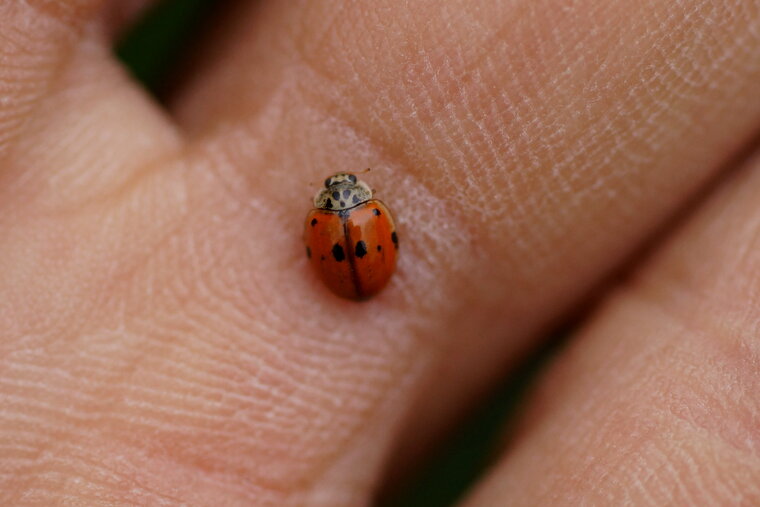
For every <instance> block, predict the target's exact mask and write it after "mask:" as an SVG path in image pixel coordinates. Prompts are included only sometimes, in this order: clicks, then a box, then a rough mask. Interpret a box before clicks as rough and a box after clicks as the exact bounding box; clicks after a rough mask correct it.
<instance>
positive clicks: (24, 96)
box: [0, 0, 135, 161]
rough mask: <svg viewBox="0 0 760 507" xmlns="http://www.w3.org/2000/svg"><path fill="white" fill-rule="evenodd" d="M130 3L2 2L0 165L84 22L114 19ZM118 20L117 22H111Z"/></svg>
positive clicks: (80, 0) (124, 0)
mask: <svg viewBox="0 0 760 507" xmlns="http://www.w3.org/2000/svg"><path fill="white" fill-rule="evenodd" d="M134 3H135V2H133V1H131V0H130V1H128V0H122V1H112V2H106V1H104V0H77V1H72V2H49V1H42V0H37V1H28V2H27V1H18V0H13V1H6V2H3V3H2V5H0V33H1V34H2V36H1V37H0V61H2V65H0V97H2V101H0V161H2V159H3V158H4V157H5V155H6V153H7V151H8V149H9V146H10V144H11V143H12V142H13V140H14V139H16V138H17V137H18V135H19V130H20V129H21V127H22V126H23V124H24V123H25V122H26V120H27V117H28V116H29V115H30V114H31V112H32V111H34V110H35V109H37V108H38V107H39V102H40V100H41V99H42V98H43V97H44V96H46V94H47V93H48V92H49V91H50V88H51V87H52V86H53V82H54V81H55V79H56V77H57V76H58V74H59V72H61V71H62V70H63V68H65V67H66V62H67V60H68V59H69V58H70V56H71V54H72V53H73V52H74V49H75V47H76V45H77V43H78V41H79V40H80V39H81V38H82V36H83V32H84V31H85V28H86V26H87V25H88V24H89V23H92V22H93V21H94V20H99V21H102V20H105V19H108V18H111V25H113V26H116V25H119V24H121V23H122V22H124V21H125V20H126V19H127V18H128V16H127V15H126V14H124V15H115V14H114V13H117V12H121V10H122V9H126V10H127V11H130V12H132V13H134V10H133V9H131V8H130V7H128V5H132V4H134ZM116 19H118V20H119V21H115V20H116Z"/></svg>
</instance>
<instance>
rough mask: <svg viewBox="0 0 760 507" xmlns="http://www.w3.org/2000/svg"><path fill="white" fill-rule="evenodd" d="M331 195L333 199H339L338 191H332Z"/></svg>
mask: <svg viewBox="0 0 760 507" xmlns="http://www.w3.org/2000/svg"><path fill="white" fill-rule="evenodd" d="M332 196H333V199H335V200H336V201H337V200H338V199H340V192H333V193H332Z"/></svg>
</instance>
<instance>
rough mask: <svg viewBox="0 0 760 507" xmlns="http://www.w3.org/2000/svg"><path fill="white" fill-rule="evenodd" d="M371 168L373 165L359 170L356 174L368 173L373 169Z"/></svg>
mask: <svg viewBox="0 0 760 507" xmlns="http://www.w3.org/2000/svg"><path fill="white" fill-rule="evenodd" d="M371 169H372V168H371V167H368V168H366V169H365V170H363V171H359V172H358V173H356V174H367V173H368V172H370V170H371Z"/></svg>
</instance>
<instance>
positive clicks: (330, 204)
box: [325, 197, 333, 209]
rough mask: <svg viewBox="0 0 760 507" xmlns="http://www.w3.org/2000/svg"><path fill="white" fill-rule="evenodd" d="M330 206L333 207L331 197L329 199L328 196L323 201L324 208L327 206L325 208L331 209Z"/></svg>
mask: <svg viewBox="0 0 760 507" xmlns="http://www.w3.org/2000/svg"><path fill="white" fill-rule="evenodd" d="M332 207H333V202H332V199H330V198H329V197H328V198H327V200H326V201H325V208H327V209H332Z"/></svg>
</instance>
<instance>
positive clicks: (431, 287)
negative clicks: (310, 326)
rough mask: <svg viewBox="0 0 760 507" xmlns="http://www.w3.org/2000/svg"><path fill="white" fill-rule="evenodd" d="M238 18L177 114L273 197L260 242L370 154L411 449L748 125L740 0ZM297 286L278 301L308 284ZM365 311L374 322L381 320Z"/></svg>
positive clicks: (329, 10) (233, 181) (673, 203)
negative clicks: (384, 213)
mask: <svg viewBox="0 0 760 507" xmlns="http://www.w3.org/2000/svg"><path fill="white" fill-rule="evenodd" d="M235 18H236V19H237V20H238V21H239V24H238V25H236V26H237V27H238V28H237V29H233V30H230V33H232V34H233V35H232V36H231V37H230V38H229V39H227V40H226V43H220V46H219V47H218V48H215V49H209V50H208V54H209V55H211V56H209V57H208V60H207V61H209V62H211V63H209V67H208V68H207V70H208V72H207V73H205V74H203V73H199V74H197V75H198V78H197V79H196V80H195V81H193V82H191V83H190V85H189V87H188V89H187V91H186V94H185V95H183V96H180V97H179V98H178V100H177V102H176V107H175V110H176V112H177V115H178V118H179V121H180V123H181V124H182V126H183V127H184V128H185V129H186V130H187V131H188V132H189V133H190V135H191V136H192V137H194V138H195V139H198V140H199V142H201V143H205V145H206V147H207V150H208V151H209V152H211V153H213V154H214V158H213V159H212V161H211V162H209V163H208V164H209V165H211V166H213V167H215V168H217V174H218V178H219V180H220V182H221V184H223V185H224V186H225V187H226V188H230V189H231V190H232V195H234V196H235V197H234V198H235V199H236V200H238V201H239V202H241V203H243V202H250V200H251V199H254V201H253V202H256V203H258V206H260V207H262V208H269V209H273V210H279V214H278V215H277V217H278V218H277V220H278V222H281V223H282V226H281V228H280V227H279V226H278V227H277V229H278V230H281V231H282V235H281V237H280V241H282V242H281V243H280V242H275V243H270V245H276V247H274V246H271V247H270V248H273V249H274V251H280V252H282V251H297V249H298V245H297V236H298V235H297V234H290V233H289V232H288V231H294V230H298V229H299V227H300V223H299V221H300V220H301V215H303V214H304V212H305V210H304V208H305V205H304V200H305V199H306V197H305V194H306V191H305V189H303V188H302V187H303V186H304V185H303V183H305V182H308V181H321V180H322V179H323V178H324V176H325V175H326V174H327V173H330V172H333V171H335V170H350V169H352V168H359V167H367V166H372V167H374V168H375V170H376V171H377V172H376V173H375V174H379V176H377V177H376V178H377V179H375V180H374V181H373V184H375V185H376V186H380V185H377V183H376V182H377V181H379V182H382V183H384V185H382V186H381V188H380V191H381V193H380V197H381V198H383V199H385V200H387V201H389V203H390V204H391V205H392V207H395V208H397V209H398V210H399V211H398V214H399V217H398V218H399V221H400V226H399V227H400V234H401V237H402V241H403V248H402V255H401V261H400V262H401V264H400V272H399V274H398V276H397V278H396V282H395V284H394V286H395V287H396V289H395V290H394V289H393V288H391V289H390V290H389V291H388V292H387V294H386V295H385V297H384V298H383V299H382V301H383V302H382V303H378V304H382V305H383V308H386V306H385V305H387V307H389V308H394V309H397V310H399V311H401V310H400V309H401V308H404V311H405V312H408V313H409V314H410V315H415V316H416V317H415V318H414V319H413V321H414V323H415V324H414V326H413V328H414V329H415V330H418V331H419V336H417V334H416V333H417V331H415V333H412V334H414V336H415V337H416V339H417V340H419V341H420V343H421V345H420V347H419V349H418V348H414V347H413V348H411V349H410V352H409V353H412V354H414V355H415V357H417V358H422V357H430V358H431V360H432V358H433V357H435V358H436V359H435V366H434V367H432V369H431V370H428V371H427V373H426V375H429V376H428V377H427V378H428V379H429V380H427V381H421V382H428V385H429V388H427V389H422V390H421V391H419V393H418V396H419V398H418V402H417V403H414V404H413V406H414V407H416V409H415V414H414V416H413V417H411V418H410V423H409V425H408V426H407V427H406V429H405V433H404V434H405V437H404V438H403V439H402V440H401V442H400V443H399V449H403V453H404V454H405V455H406V456H409V455H410V454H414V453H415V452H416V450H418V449H419V448H420V447H424V445H425V443H426V442H428V441H429V438H430V437H431V436H434V435H436V434H439V430H440V428H441V427H443V426H445V425H446V424H447V423H448V422H449V421H450V420H451V419H452V417H454V416H455V415H456V414H457V413H458V412H459V411H460V410H461V409H462V407H463V406H465V405H466V404H467V400H471V399H473V395H474V393H477V392H479V391H481V390H482V389H483V388H484V387H485V386H487V385H488V384H489V383H490V382H491V381H492V380H493V379H494V378H495V377H496V376H497V375H498V374H499V372H500V371H501V370H502V369H503V368H504V365H505V364H506V363H509V362H511V361H514V359H515V357H517V355H518V354H519V353H520V351H522V350H524V349H525V348H526V347H527V346H528V345H529V343H530V340H531V339H532V338H533V337H534V336H535V334H536V332H537V331H538V330H539V329H542V328H543V327H544V326H546V325H547V323H548V322H550V321H551V320H552V319H554V318H556V317H557V316H558V315H559V314H561V313H562V312H563V311H566V310H567V309H568V308H569V306H570V305H572V304H573V303H575V302H577V301H578V300H579V298H581V297H583V295H584V294H586V293H587V291H588V290H589V288H590V287H592V286H593V285H594V284H595V283H597V282H598V281H599V280H600V278H601V277H602V276H603V275H604V274H605V273H607V272H609V270H610V269H611V268H612V267H613V266H615V265H617V264H618V263H620V262H621V260H622V259H625V258H626V256H627V255H629V254H630V252H631V251H633V250H634V249H635V248H636V247H637V245H640V244H641V242H642V240H643V239H644V238H646V237H647V236H648V235H649V234H651V233H652V231H653V230H654V229H655V228H656V227H657V226H658V225H660V224H662V223H663V221H665V220H666V219H667V217H668V216H670V214H671V213H672V212H673V211H674V210H675V209H676V208H677V207H678V206H679V204H680V203H682V202H683V201H684V199H685V198H686V197H687V196H689V195H690V194H691V193H692V192H693V191H694V190H695V189H696V188H698V187H699V186H700V185H701V184H703V183H704V182H705V181H706V180H707V179H708V178H709V177H710V176H711V175H713V174H715V171H716V170H717V168H718V167H720V165H721V164H722V163H723V162H724V161H725V160H726V159H727V158H728V157H730V155H731V154H732V153H733V152H734V151H735V150H736V149H737V148H738V147H739V146H740V145H741V144H742V142H743V140H745V139H747V138H748V136H750V135H751V133H752V132H753V131H754V129H755V128H756V126H757V124H758V113H759V110H758V108H760V104H758V103H757V101H756V100H755V97H756V96H757V93H758V88H757V86H758V85H757V83H758V77H759V76H760V74H758V71H759V70H760V68H759V67H758V61H759V59H758V53H757V52H756V49H755V48H756V47H757V45H756V44H755V43H754V42H755V41H756V40H757V26H758V25H757V23H758V13H757V9H756V6H755V4H754V3H752V2H734V3H731V4H726V3H721V4H715V3H712V2H700V3H696V4H693V3H692V4H689V6H688V7H686V6H685V5H683V4H673V3H667V4H663V3H658V2H650V3H635V4H634V3H616V4H604V5H603V6H597V5H596V4H594V5H591V4H590V3H581V4H577V5H576V6H574V7H569V8H565V9H556V6H555V5H554V4H553V3H551V2H538V3H536V2H530V3H528V2H516V3H515V2H511V3H505V2H491V3H482V4H479V5H478V6H477V8H473V7H472V5H471V4H470V3H463V4H461V5H458V4H451V3H447V4H446V5H445V6H442V5H441V4H439V3H429V4H424V3H419V2H415V3H413V4H397V3H385V4H373V7H372V8H367V7H366V6H361V7H359V6H355V7H351V6H348V5H347V6H344V8H342V9H335V8H334V4H332V3H331V4H315V3H308V4H302V5H301V6H300V7H293V6H292V5H291V4H288V5H285V4H264V5H263V6H257V7H256V8H255V9H254V10H253V11H252V12H249V13H248V14H247V15H246V14H240V13H238V14H237V15H236V16H235ZM716 19H717V20H720V21H719V22H713V21H712V20H716ZM381 27H389V28H381ZM346 41H350V43H347V42H346ZM373 178H374V177H373ZM260 233H261V235H262V236H265V237H266V238H267V240H268V241H269V242H272V241H274V234H273V232H272V226H271V225H268V224H264V223H262V225H261V231H260ZM262 254H264V253H263V252H262ZM280 267H281V268H282V269H288V270H290V271H292V272H293V273H299V275H298V276H299V277H300V276H303V277H304V278H306V279H307V280H308V272H305V271H303V270H305V269H306V268H305V266H301V265H298V264H296V265H283V266H280ZM292 282H293V283H289V284H288V287H289V288H290V290H288V289H286V290H285V291H282V292H280V293H279V296H281V297H283V298H286V299H287V298H290V299H295V298H307V299H313V298H314V297H315V296H311V294H314V291H315V290H317V291H318V288H317V287H315V286H313V285H306V286H303V285H301V284H300V283H297V280H295V279H294V280H293V281H292ZM317 294H320V293H319V292H317ZM319 297H320V298H321V297H322V296H319ZM325 297H326V296H325ZM330 301H331V300H330V299H327V302H328V305H327V306H328V309H329V308H331V306H330V305H331V304H332V303H329V302H330ZM317 307H318V308H322V306H321V305H317ZM389 314H390V313H389ZM321 315H322V316H321V317H315V320H314V323H315V325H317V326H318V327H324V326H325V325H327V324H328V323H327V322H325V320H329V319H330V315H331V312H330V311H329V310H327V311H326V310H324V309H322V311H321ZM377 315H378V317H375V319H374V320H372V321H371V322H373V323H375V325H374V326H373V325H367V326H366V327H369V328H370V329H377V331H376V332H377V333H378V334H384V333H386V332H387V329H386V327H387V326H389V324H388V322H387V319H386V318H384V317H380V316H379V315H382V314H381V313H378V314H377ZM409 318H410V319H411V317H409ZM366 327H363V328H362V334H366ZM394 331H395V332H397V331H398V330H397V329H396V330H394ZM406 336H408V338H407V339H413V338H411V336H409V335H406ZM426 347H429V349H428V348H426ZM412 350H414V352H411V351H412ZM424 351H430V352H424ZM432 351H435V352H434V353H433V352H432ZM442 351H445V352H442ZM428 353H430V354H432V355H429V356H428V355H427V354H428ZM394 359H395V358H394ZM394 359H392V358H387V360H388V361H391V360H394ZM415 389H416V388H415ZM391 468H394V469H399V467H398V466H392V467H391Z"/></svg>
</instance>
